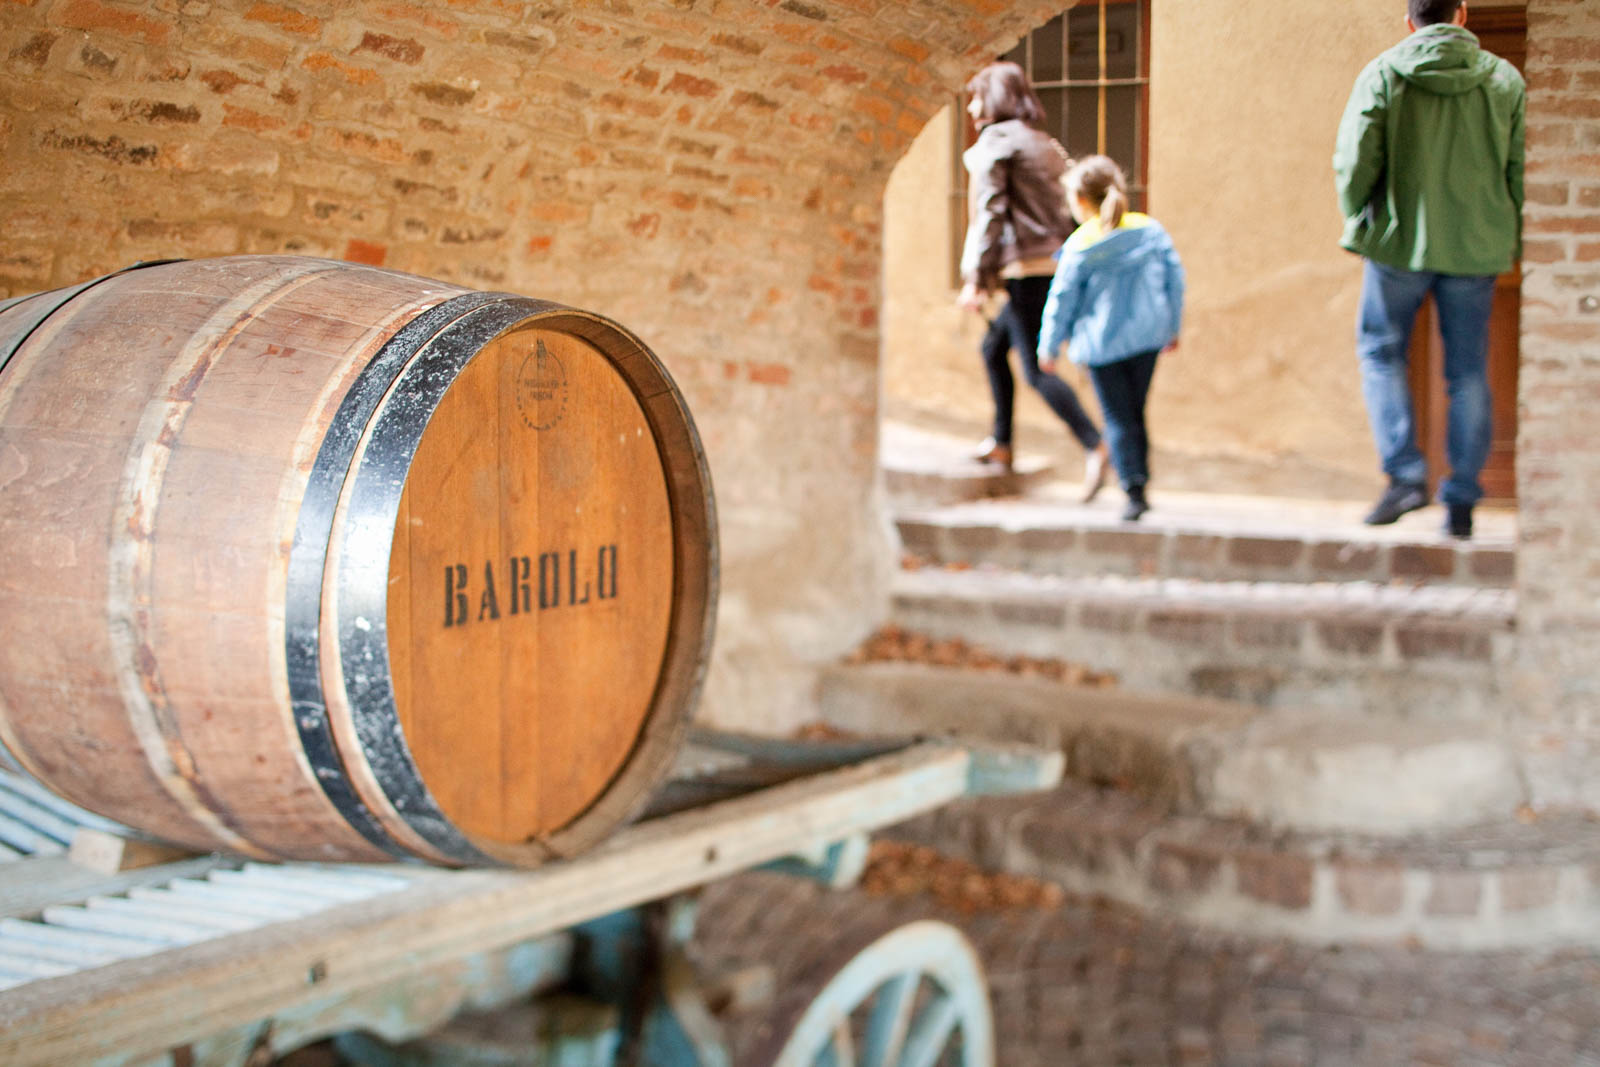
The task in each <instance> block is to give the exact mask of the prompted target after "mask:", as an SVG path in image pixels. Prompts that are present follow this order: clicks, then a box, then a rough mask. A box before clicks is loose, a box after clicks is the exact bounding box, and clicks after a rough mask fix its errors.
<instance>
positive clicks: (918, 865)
mask: <svg viewBox="0 0 1600 1067" xmlns="http://www.w3.org/2000/svg"><path fill="white" fill-rule="evenodd" d="M861 888H862V889H864V890H866V891H867V892H868V893H872V894H874V895H876V896H893V897H911V896H919V895H921V894H924V893H926V894H928V895H931V896H932V897H933V898H934V900H936V901H937V902H938V903H939V904H940V905H942V906H944V907H948V908H951V909H954V910H955V911H957V912H960V913H961V914H963V915H972V914H975V913H977V912H981V911H1021V910H1029V909H1050V908H1056V907H1060V905H1061V904H1062V902H1063V901H1064V900H1065V899H1066V894H1065V893H1064V892H1063V891H1062V889H1061V887H1060V886H1058V885H1055V884H1054V883H1051V882H1042V881H1040V880H1039V879H1037V878H1024V877H1022V876H1021V875H1015V874H1002V873H998V872H992V871H985V870H984V869H983V868H981V867H978V866H977V865H975V864H971V863H967V862H966V861H965V860H958V859H955V858H954V857H951V856H946V855H944V854H943V853H941V852H939V851H937V850H935V849H931V848H928V847H926V846H924V845H908V844H904V843H902V842H898V841H874V842H873V843H872V851H871V852H870V853H869V854H868V857H867V869H866V871H865V872H864V873H863V874H862V876H861Z"/></svg>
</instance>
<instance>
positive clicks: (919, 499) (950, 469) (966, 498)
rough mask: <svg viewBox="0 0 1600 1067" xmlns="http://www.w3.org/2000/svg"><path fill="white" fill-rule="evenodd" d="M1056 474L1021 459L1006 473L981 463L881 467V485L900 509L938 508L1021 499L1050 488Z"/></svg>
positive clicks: (1046, 466) (1040, 464)
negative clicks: (904, 506)
mask: <svg viewBox="0 0 1600 1067" xmlns="http://www.w3.org/2000/svg"><path fill="white" fill-rule="evenodd" d="M1055 478H1056V471H1055V469H1054V468H1053V467H1051V466H1050V464H1048V463H1046V462H1045V461H1044V460H1040V459H1021V460H1019V461H1018V462H1017V463H1016V464H1015V466H1014V467H1013V468H1012V469H1011V470H1009V471H1005V470H1001V469H1000V468H999V467H995V466H991V465H988V464H984V463H975V462H970V461H969V462H960V463H948V464H941V465H938V466H929V467H918V466H914V465H901V466H892V465H890V464H889V463H887V462H886V463H885V464H884V466H883V485H884V490H885V491H886V492H887V493H888V495H889V499H890V500H891V501H893V502H894V503H896V504H899V505H909V506H929V505H933V506H938V505H946V504H962V503H969V502H971V501H974V500H987V499H990V498H993V497H1013V496H1021V495H1022V494H1024V493H1028V492H1033V491H1036V490H1038V489H1039V488H1040V487H1042V486H1044V485H1047V484H1049V483H1050V482H1051V481H1053V480H1054V479H1055Z"/></svg>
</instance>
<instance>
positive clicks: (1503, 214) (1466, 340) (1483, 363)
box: [1333, 0, 1525, 538]
mask: <svg viewBox="0 0 1600 1067" xmlns="http://www.w3.org/2000/svg"><path fill="white" fill-rule="evenodd" d="M1466 21H1467V5H1466V4H1465V3H1463V2H1462V0H1408V3H1407V15H1406V27H1407V29H1408V30H1409V31H1410V36H1408V37H1407V38H1406V39H1405V40H1404V41H1402V42H1401V43H1400V44H1398V45H1396V46H1395V47H1393V48H1391V49H1389V50H1388V51H1386V52H1384V53H1383V54H1382V55H1380V56H1379V57H1378V58H1377V59H1375V60H1373V61H1372V62H1371V63H1369V64H1368V65H1367V68H1366V69H1365V70H1363V71H1362V72H1361V76H1360V77H1358V78H1357V79H1356V84H1355V88H1354V90H1352V92H1351V94H1350V102H1349V103H1348V104H1347V105H1346V106H1345V112H1344V118H1343V119H1342V120H1341V121H1340V123H1339V140H1338V146H1337V148H1336V149H1335V151H1334V156H1333V167H1334V172H1335V174H1336V175H1337V178H1338V186H1339V207H1340V210H1341V211H1342V212H1343V214H1344V219H1345V225H1344V237H1343V240H1341V242H1340V243H1341V244H1342V245H1343V246H1344V247H1345V248H1347V249H1349V250H1350V251H1352V252H1356V253H1359V254H1360V255H1361V256H1363V257H1364V258H1365V260H1366V262H1365V274H1364V276H1363V278H1362V287H1361V312H1360V317H1359V321H1358V323H1357V350H1358V352H1359V355H1360V359H1361V390H1362V394H1363V396H1364V397H1365V399H1366V404H1367V417H1368V419H1369V421H1370V422H1371V424H1372V435H1373V439H1374V440H1375V442H1376V443H1377V446H1378V454H1379V455H1380V457H1381V458H1382V460H1383V470H1384V473H1386V474H1387V475H1388V476H1389V488H1388V489H1387V490H1385V492H1384V494H1383V496H1382V497H1380V498H1379V500H1378V503H1377V505H1376V506H1375V507H1374V508H1373V509H1372V512H1371V514H1369V515H1368V516H1367V517H1366V522H1367V523H1369V524H1371V525H1374V526H1381V525H1386V524H1388V523H1392V522H1394V521H1395V520H1396V519H1398V518H1400V516H1402V515H1404V514H1405V513H1406V512H1408V511H1415V510H1416V509H1417V508H1420V507H1423V506H1424V505H1426V504H1427V502H1428V495H1427V463H1426V461H1425V460H1424V458H1423V455H1422V452H1421V450H1420V449H1418V447H1417V442H1416V429H1415V424H1414V419H1413V415H1412V402H1411V391H1410V385H1409V382H1408V375H1407V367H1406V350H1407V347H1408V345H1409V342H1410V338H1411V327H1412V323H1413V321H1414V320H1415V319H1416V315H1417V311H1418V310H1419V309H1420V308H1421V306H1422V302H1423V300H1424V299H1425V298H1426V297H1427V295H1428V294H1429V293H1432V294H1433V298H1434V303H1435V305H1436V307H1437V309H1438V314H1439V327H1440V333H1441V334H1442V336H1443V338H1444V353H1445V354H1444V374H1445V382H1446V386H1447V389H1448V393H1449V397H1450V411H1449V419H1448V427H1447V430H1446V453H1447V455H1448V457H1449V461H1450V476H1449V477H1448V478H1447V479H1445V480H1444V481H1443V482H1442V483H1441V484H1440V487H1439V499H1440V502H1441V503H1443V504H1444V505H1445V509H1446V519H1445V525H1444V531H1445V532H1446V533H1447V534H1449V535H1451V536H1453V537H1463V538H1464V537H1470V536H1471V535H1472V508H1473V505H1474V504H1476V503H1477V502H1478V499H1479V498H1480V497H1482V496H1483V489H1482V488H1481V487H1480V486H1479V484H1478V473H1479V471H1481V470H1482V469H1483V464H1484V460H1485V459H1487V458H1488V454H1489V439H1490V418H1491V408H1490V401H1489V382H1488V377H1487V374H1486V367H1487V363H1488V349H1489V313H1490V310H1491V307H1492V304H1493V300H1494V282H1495V275H1497V274H1499V273H1501V272H1503V271H1506V270H1509V269H1510V268H1511V266H1512V264H1513V263H1514V262H1515V260H1516V258H1517V255H1518V252H1519V245H1520V237H1521V223H1522V159H1523V114H1524V106H1525V89H1524V86H1523V81H1522V76H1521V75H1520V74H1518V73H1517V70H1516V68H1515V67H1513V66H1512V65H1511V64H1510V63H1508V62H1506V61H1505V60H1503V59H1500V58H1498V57H1496V56H1493V55H1491V54H1489V53H1488V52H1485V51H1484V50H1483V49H1481V48H1479V47H1478V39H1477V38H1476V37H1474V36H1473V35H1472V34H1471V33H1469V32H1467V30H1466Z"/></svg>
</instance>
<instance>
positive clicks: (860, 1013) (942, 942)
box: [760, 920, 995, 1067]
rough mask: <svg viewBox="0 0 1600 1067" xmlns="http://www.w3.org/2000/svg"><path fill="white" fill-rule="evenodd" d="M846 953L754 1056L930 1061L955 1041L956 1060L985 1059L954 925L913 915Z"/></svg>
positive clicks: (978, 997) (967, 966)
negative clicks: (914, 919)
mask: <svg viewBox="0 0 1600 1067" xmlns="http://www.w3.org/2000/svg"><path fill="white" fill-rule="evenodd" d="M845 944H847V945H848V944H851V942H850V941H846V942H845ZM849 951H851V952H853V953H854V955H853V956H850V957H848V959H847V962H845V963H844V964H843V965H842V966H840V967H839V969H838V970H837V971H833V972H831V973H832V977H830V978H829V979H827V981H826V982H825V983H824V984H823V985H822V987H821V989H819V990H817V991H816V992H815V993H813V994H811V997H812V999H811V1000H810V1001H809V1002H806V1001H800V1002H799V1003H800V1004H801V1005H804V1006H803V1007H799V1008H798V1009H797V1010H796V1013H795V1016H794V1020H795V1021H794V1022H793V1024H792V1026H791V1025H785V1026H784V1027H783V1028H782V1029H781V1030H779V1031H778V1032H777V1034H775V1035H774V1039H773V1042H772V1043H771V1045H770V1046H769V1047H768V1048H767V1049H764V1050H762V1052H763V1056H762V1058H761V1060H760V1062H763V1063H771V1064H773V1065H774V1067H937V1065H938V1064H939V1063H941V1062H942V1060H941V1057H944V1056H945V1055H946V1054H947V1053H948V1052H950V1051H951V1050H952V1049H955V1048H959V1050H960V1067H995V1061H994V1032H993V1031H994V1022H993V1016H992V1015H991V1013H990V1010H989V992H988V986H987V984H986V983H985V982H984V979H983V968H982V965H981V964H980V962H979V961H978V957H977V954H976V953H975V952H973V950H972V946H971V945H970V944H969V943H968V942H967V940H966V939H965V938H964V937H962V936H961V933H960V931H958V930H956V929H955V928H954V927H952V926H950V925H948V924H946V923H940V922H934V921H931V920H922V921H918V922H911V923H907V924H906V925H904V926H902V927H899V928H897V929H895V930H893V931H891V932H890V933H887V934H884V935H882V936H880V937H878V938H877V940H875V941H872V942H870V943H866V944H864V947H859V948H854V947H853V948H850V949H849ZM957 1031H959V1032H960V1034H961V1036H960V1038H959V1041H958V1042H956V1043H954V1044H953V1043H952V1041H953V1038H954V1035H955V1034H956V1033H957ZM858 1033H859V1047H858V1036H857V1035H858Z"/></svg>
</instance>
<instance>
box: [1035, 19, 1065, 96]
mask: <svg viewBox="0 0 1600 1067" xmlns="http://www.w3.org/2000/svg"><path fill="white" fill-rule="evenodd" d="M1028 76H1029V77H1030V78H1032V79H1033V80H1034V81H1035V82H1058V81H1060V80H1061V16H1060V15H1057V16H1056V17H1055V18H1053V19H1051V20H1050V21H1049V22H1047V23H1045V24H1044V25H1043V26H1040V27H1039V28H1038V29H1036V30H1034V31H1033V69H1032V70H1031V71H1029V72H1028Z"/></svg>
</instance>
